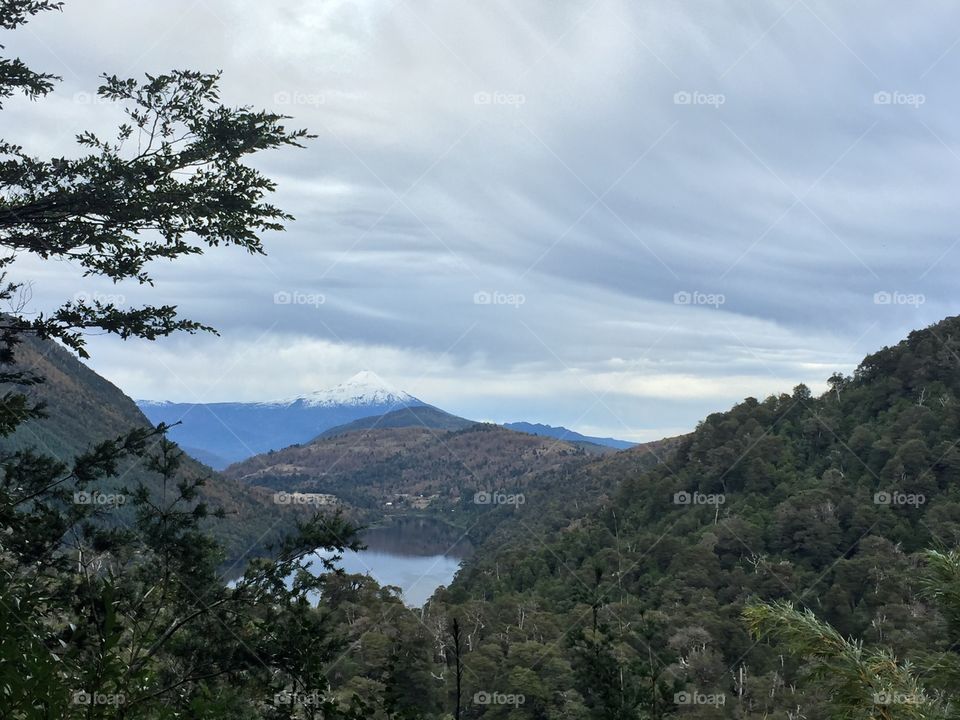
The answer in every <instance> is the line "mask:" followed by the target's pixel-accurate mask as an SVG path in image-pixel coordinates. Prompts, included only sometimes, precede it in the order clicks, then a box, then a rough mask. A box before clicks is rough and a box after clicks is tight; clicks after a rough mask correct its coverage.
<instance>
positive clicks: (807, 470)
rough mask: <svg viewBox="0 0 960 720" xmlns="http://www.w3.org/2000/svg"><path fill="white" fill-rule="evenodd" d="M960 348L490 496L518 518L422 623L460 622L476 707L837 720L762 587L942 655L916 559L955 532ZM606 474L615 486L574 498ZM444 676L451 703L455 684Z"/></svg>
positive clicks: (877, 362) (922, 341)
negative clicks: (603, 493)
mask: <svg viewBox="0 0 960 720" xmlns="http://www.w3.org/2000/svg"><path fill="white" fill-rule="evenodd" d="M958 351H960V318H950V319H948V320H945V321H943V322H941V323H939V324H937V325H935V326H933V327H931V328H928V329H925V330H920V331H917V332H914V333H912V334H911V335H910V337H909V338H908V339H907V340H905V341H904V342H902V343H901V344H899V345H897V346H895V347H892V348H886V349H884V350H882V351H880V352H878V353H876V354H873V355H871V356H869V357H867V358H866V359H865V360H864V361H863V363H862V364H861V365H860V367H859V368H858V369H857V371H856V373H855V374H854V375H853V376H852V377H841V376H839V375H835V376H834V377H832V378H831V379H830V390H829V391H828V392H827V393H825V394H824V395H823V396H821V397H812V396H811V394H810V392H809V391H808V390H807V389H806V388H805V387H803V386H800V387H797V388H795V389H794V390H793V392H792V393H790V394H783V395H779V396H771V397H768V398H766V399H764V400H755V399H747V400H745V401H744V402H742V403H740V404H739V405H737V406H736V407H734V408H733V409H731V410H730V411H728V412H724V413H718V414H715V415H711V416H710V417H708V418H706V419H705V420H704V421H703V422H702V423H701V424H700V425H699V426H698V428H697V430H696V432H694V433H693V434H692V435H690V436H689V437H686V438H683V439H682V440H681V441H680V443H679V447H677V448H676V450H675V451H674V452H672V453H671V454H670V455H669V456H668V457H667V458H666V462H663V463H661V464H657V465H655V466H654V467H653V468H652V469H648V470H641V469H639V468H636V467H631V464H630V461H629V453H621V454H620V455H617V456H614V457H613V458H610V459H608V460H605V461H603V462H600V463H595V464H591V465H589V466H587V467H585V468H578V469H577V472H576V473H573V474H571V476H570V477H568V478H567V479H566V481H565V482H561V483H558V484H557V485H556V487H555V489H554V492H551V493H548V494H547V495H545V496H542V497H536V496H528V498H527V502H526V503H525V504H523V505H522V506H520V507H517V508H511V509H510V510H509V511H507V510H505V509H497V508H493V509H491V510H490V512H491V513H494V512H508V513H509V519H508V520H506V521H504V522H503V523H501V524H500V528H499V531H498V532H497V533H494V534H492V535H491V536H490V537H489V539H488V541H487V543H486V544H485V545H483V546H481V548H480V549H479V550H478V552H477V553H476V554H475V556H474V557H473V558H472V559H471V560H470V561H469V562H468V564H467V566H466V567H465V568H464V570H463V571H461V573H460V575H459V576H458V577H457V579H456V581H455V582H454V583H453V586H452V587H451V588H450V589H449V590H446V591H441V592H440V593H439V594H438V596H437V597H436V598H435V600H434V601H433V602H432V603H431V605H430V606H429V607H428V609H427V617H426V619H425V623H426V625H428V626H430V627H433V628H437V629H439V628H445V627H447V626H448V624H449V622H450V620H451V619H452V618H459V622H460V626H461V627H462V628H464V632H465V633H467V634H468V637H469V643H468V648H467V649H466V650H465V651H464V653H463V657H462V660H463V664H464V667H465V668H466V670H465V672H464V678H463V681H464V688H465V690H464V693H463V697H464V698H466V709H465V715H464V717H480V716H483V717H531V718H534V717H604V718H613V717H617V718H619V717H624V718H625V717H646V716H649V717H664V716H667V715H671V716H672V715H673V714H675V713H676V714H677V715H678V716H689V717H700V716H703V717H708V716H712V717H716V716H726V717H743V718H764V717H777V716H783V717H785V716H786V714H787V713H788V712H789V713H794V716H795V717H799V716H800V715H801V714H802V716H805V717H827V716H828V712H829V711H828V709H827V701H828V698H827V697H825V696H824V695H823V693H820V692H818V691H817V690H816V689H815V688H812V687H805V686H804V685H803V684H801V683H800V680H801V675H800V673H799V670H800V668H799V666H798V664H797V663H798V660H795V659H791V658H790V657H788V656H785V655H784V654H783V653H782V651H778V649H777V648H776V647H771V646H769V645H767V644H765V643H758V642H756V641H755V640H753V639H751V637H750V636H749V635H748V633H747V628H746V626H745V624H744V622H743V619H742V617H741V613H742V610H743V608H744V606H745V604H746V603H748V602H749V601H752V600H756V599H759V598H764V599H786V600H791V601H793V602H794V603H796V604H799V605H800V606H804V607H809V608H811V609H813V610H814V611H815V612H816V613H817V615H818V616H820V617H821V618H823V619H824V620H826V621H829V622H830V623H832V624H833V625H834V626H835V627H836V628H837V629H838V630H839V631H840V632H841V633H842V634H843V635H851V636H854V637H861V638H863V639H864V641H865V642H866V643H867V644H868V645H869V644H871V643H883V644H885V645H889V646H891V647H892V648H893V649H894V650H895V651H896V653H897V654H898V655H899V656H901V657H903V656H904V655H905V654H908V653H910V654H912V653H916V652H919V651H924V650H925V651H931V652H933V651H935V650H936V649H938V648H940V649H946V648H947V647H948V645H949V644H950V641H951V639H952V638H950V636H949V635H948V634H947V633H945V626H944V624H943V622H942V620H941V619H940V617H939V615H938V613H937V612H936V611H935V610H934V609H933V608H932V606H930V605H929V604H928V603H926V602H925V601H923V600H922V598H921V596H919V595H918V593H917V587H916V585H915V582H916V581H917V580H918V578H919V577H921V576H922V572H921V568H920V565H921V564H922V563H921V557H920V551H921V550H923V549H924V548H927V547H931V546H938V545H941V546H946V547H954V546H955V545H956V542H957V540H958V537H960V524H958V522H960V488H958V486H957V485H958V479H960V474H958V473H960V452H958V450H957V447H956V446H957V443H958V440H960V357H958ZM598 478H603V479H605V480H607V481H608V482H610V483H611V485H612V486H614V487H613V489H612V490H611V492H610V494H609V495H608V496H607V497H606V498H605V499H602V500H601V503H600V505H601V506H600V507H599V508H597V509H596V510H595V511H591V512H587V513H583V512H579V510H580V509H581V508H583V505H584V502H585V501H587V500H588V498H589V497H590V489H591V488H592V487H595V480H596V479H598ZM401 644H402V641H401ZM449 652H450V649H449V647H446V649H445V653H447V654H448V653H449ZM448 661H449V656H448ZM430 662H432V663H434V664H435V662H436V660H435V659H434V660H433V661H430ZM429 664H430V663H429V662H428V665H429ZM374 666H375V665H371V666H370V667H374ZM426 671H427V668H425V669H424V672H426ZM358 672H360V674H364V672H366V671H363V670H358ZM432 672H435V673H436V672H438V669H437V668H436V667H432ZM368 677H371V679H372V676H368ZM432 686H433V687H434V689H435V691H436V693H435V694H434V695H433V697H434V702H435V705H434V706H433V709H432V711H433V712H434V713H436V717H440V714H439V713H440V709H441V708H442V707H443V705H444V698H448V697H449V693H450V692H451V688H450V685H449V682H447V685H446V687H442V684H440V683H437V684H434V685H432ZM475 693H481V694H482V693H488V694H491V693H500V694H501V696H503V697H513V698H514V700H515V699H516V696H518V695H522V696H523V697H524V702H523V703H522V704H510V703H506V704H499V705H498V704H492V705H491V704H479V705H478V704H476V703H471V702H470V701H469V700H470V698H472V697H473V696H474V694H475ZM428 697H429V695H424V696H423V697H422V698H420V699H419V700H420V701H422V702H423V703H425V704H424V705H418V708H419V710H420V711H423V712H426V711H427V710H428V709H429V707H430V706H429V702H427V698H428ZM481 697H486V696H483V695H481ZM504 702H506V701H504ZM891 717H899V715H896V714H895V715H892V716H891Z"/></svg>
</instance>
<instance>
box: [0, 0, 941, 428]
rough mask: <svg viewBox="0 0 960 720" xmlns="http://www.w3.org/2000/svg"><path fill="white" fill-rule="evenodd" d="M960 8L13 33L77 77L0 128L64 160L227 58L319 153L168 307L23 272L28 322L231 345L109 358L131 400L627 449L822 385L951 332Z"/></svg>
mask: <svg viewBox="0 0 960 720" xmlns="http://www.w3.org/2000/svg"><path fill="white" fill-rule="evenodd" d="M958 28H960V6H957V4H956V3H951V2H946V1H944V2H922V3H909V4H905V3H902V2H876V1H874V2H869V3H868V2H845V3H837V2H831V1H828V0H817V1H814V0H796V1H791V0H782V1H779V0H778V1H770V2H763V3H702V2H696V3H694V2H658V3H647V2H644V3H638V2H636V0H633V1H632V2H631V1H624V2H621V1H619V0H596V1H594V0H584V1H578V2H557V0H551V1H547V0H543V1H539V0H525V1H524V2H519V3H516V2H498V1H486V2H477V1H476V0H472V1H470V0H435V1H430V0H428V1H424V0H400V1H397V0H382V1H381V0H360V1H354V2H341V1H339V0H324V1H320V0H313V1H311V2H304V1H294V0H271V1H270V2H264V1H263V0H257V1H241V0H195V1H189V0H165V1H164V2H130V1H129V0H125V1H123V0H68V2H67V3H66V6H65V8H64V11H63V12H62V13H47V14H45V15H43V16H41V17H39V18H36V19H35V20H34V21H33V22H31V23H30V24H29V25H27V26H26V27H24V28H23V29H20V30H17V31H16V32H14V33H7V37H5V38H3V40H2V42H3V43H4V44H6V45H7V50H6V54H7V55H19V56H21V57H23V58H24V59H26V60H28V61H29V62H30V63H31V64H32V65H33V66H34V67H35V68H36V69H41V70H46V71H49V72H54V73H57V74H59V75H61V76H62V77H63V82H62V83H60V84H59V85H58V87H57V89H56V91H55V92H54V93H53V94H52V95H50V96H48V97H47V98H46V99H44V100H42V101H40V102H37V103H30V102H29V101H26V100H19V99H18V100H12V101H9V102H7V103H6V104H5V108H4V112H3V135H4V137H5V138H6V139H15V140H17V141H19V142H21V143H22V144H24V145H25V146H26V147H27V148H28V149H29V150H31V151H34V152H35V153H37V154H40V155H43V154H47V155H49V154H54V153H59V154H63V153H68V154H69V153H72V152H74V150H73V144H72V143H73V140H72V138H73V134H74V133H75V132H76V131H78V130H80V129H87V128H90V129H95V130H100V131H105V130H107V129H108V128H109V127H111V125H112V124H115V123H116V121H117V119H118V117H119V115H118V112H117V110H116V109H115V108H113V107H111V106H109V105H104V104H102V103H99V102H95V101H91V93H92V92H93V91H95V89H96V87H97V85H98V84H99V83H98V75H99V74H100V73H101V72H109V73H116V74H119V75H139V74H142V73H144V72H152V73H157V72H162V71H164V70H168V69H171V68H193V69H199V70H215V69H222V70H223V71H224V80H223V89H224V98H225V100H226V101H227V102H228V103H230V104H252V105H256V106H261V107H265V108H269V109H273V110H277V111H282V112H284V113H287V114H290V115H292V116H294V118H295V120H294V121H292V122H291V124H292V125H296V126H302V127H307V128H309V129H310V130H311V131H313V132H315V133H316V134H317V135H318V137H317V138H316V139H315V140H312V141H310V142H309V145H308V147H307V149H305V150H300V151H297V150H293V149H291V150H283V151H278V152H274V153H272V154H270V155H267V156H263V157H260V158H258V159H257V161H256V162H257V164H258V166H259V167H260V168H261V169H263V170H264V171H265V172H267V173H268V174H269V175H270V176H271V177H273V178H274V179H275V180H276V181H277V182H278V184H279V191H278V196H277V198H276V201H277V202H278V204H280V205H281V206H282V207H284V208H286V209H289V210H290V211H291V212H292V213H293V214H294V215H295V216H296V218H297V220H296V222H294V223H292V224H291V225H290V226H289V228H288V231H287V232H286V233H281V234H274V235H270V236H269V237H266V238H265V240H266V246H267V249H268V252H269V255H268V257H266V258H258V257H251V256H247V255H244V254H243V253H239V252H235V251H230V250H227V251H223V250H218V251H214V252H211V253H209V254H208V255H206V256H204V257H202V258H199V259H191V260H189V261H187V262H178V263H176V264H173V265H158V266H156V267H155V275H156V278H157V284H156V287H155V288H154V289H153V290H151V291H149V292H145V291H143V290H141V289H139V288H136V287H131V286H127V285H122V286H120V287H116V288H114V287H111V286H109V285H108V284H103V283H98V282H95V281H90V280H89V279H83V278H81V277H80V275H79V273H78V272H77V271H76V269H75V268H71V267H70V266H67V265H58V266H55V267H53V268H50V267H42V266H40V265H37V264H35V263H24V265H23V271H24V272H29V273H30V277H31V278H32V279H33V280H34V282H35V284H34V305H35V309H43V308H49V307H52V306H54V305H55V304H57V302H58V301H60V300H62V299H63V298H64V296H67V297H70V296H73V295H74V294H75V293H77V292H84V293H91V294H93V293H109V294H118V295H120V296H122V298H121V299H122V300H123V301H124V302H127V303H136V302H140V301H153V302H158V301H163V302H175V303H177V304H179V305H180V307H181V309H182V310H183V312H184V314H186V315H187V316H190V317H193V318H195V319H199V320H202V321H204V322H208V323H211V324H213V325H215V326H217V327H218V328H219V330H220V331H221V333H222V335H221V337H219V338H217V337H207V338H174V339H168V340H165V341H162V342H160V343H146V342H132V343H123V342H121V341H119V340H116V339H107V338H95V339H93V341H92V343H91V349H92V351H93V356H94V357H93V360H92V362H91V364H92V365H93V367H94V368H95V369H96V370H97V371H99V372H100V373H102V374H103V375H105V376H106V377H108V378H109V379H111V380H112V381H114V382H115V383H117V384H118V385H119V386H120V387H121V388H123V389H124V390H125V391H126V392H127V393H128V394H130V395H131V396H134V397H137V398H151V399H170V400H179V401H204V402H210V401H222V400H268V399H273V398H277V397H286V396H290V395H295V394H299V393H304V392H309V391H312V390H317V389H321V388H325V387H329V386H331V385H333V384H336V383H337V382H340V381H342V380H344V379H345V378H347V377H349V376H350V375H352V374H353V373H355V372H356V371H358V370H361V369H370V370H374V371H375V372H377V373H378V374H379V375H381V376H382V377H384V378H385V379H387V380H388V381H390V382H391V383H393V384H394V385H396V386H397V387H400V388H402V389H404V390H407V391H408V392H410V393H412V394H414V395H417V396H418V397H420V398H421V399H423V400H425V401H428V402H431V403H434V404H436V405H439V406H440V407H442V408H444V409H446V410H449V411H451V412H455V413H457V414H461V415H464V416H467V417H470V418H474V419H488V420H495V421H510V420H529V421H540V422H547V423H551V424H562V425H566V426H568V427H573V428H575V429H578V430H580V431H582V432H587V433H591V434H605V435H613V436H617V437H622V438H627V439H634V440H643V439H652V438H657V437H661V436H664V435H668V434H672V433H676V432H680V431H686V430H690V429H692V428H693V426H694V425H695V424H696V422H697V421H698V420H699V419H700V418H702V417H703V416H704V415H706V414H707V413H709V412H713V411H717V410H723V409H726V408H728V407H729V406H730V405H732V404H733V403H734V402H736V401H738V400H740V399H742V398H743V397H745V396H748V395H752V396H755V397H763V396H765V395H767V394H769V393H771V392H779V391H790V389H791V388H792V387H793V386H794V385H796V384H797V383H799V382H806V383H808V384H810V385H811V386H813V387H814V388H815V389H822V388H823V387H824V380H825V378H826V377H828V376H829V375H830V374H831V373H832V372H833V371H835V370H840V371H844V372H850V371H852V370H853V368H854V367H855V366H856V364H857V362H858V361H859V360H860V358H862V356H863V355H865V354H866V353H868V352H871V351H873V350H875V349H877V348H879V347H881V346H883V345H885V344H890V343H894V342H897V341H898V340H900V339H901V338H902V337H903V336H904V335H905V334H906V333H907V332H908V331H909V330H910V329H911V328H916V327H920V326H923V325H927V324H930V323H932V322H935V321H937V320H939V319H941V318H942V317H944V316H947V315H950V314H953V313H954V312H956V309H955V307H956V303H955V301H954V300H955V296H956V285H957V282H956V274H957V270H958V268H960V247H957V245H958V241H960V223H958V222H957V220H958V211H957V208H958V201H957V199H958V190H960V122H958V120H957V118H958V117H960V112H958V111H960V95H958V92H957V87H956V85H957V79H956V78H957V77H958V75H960V72H958V71H960V47H958V45H960V29H958Z"/></svg>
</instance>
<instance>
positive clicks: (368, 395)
mask: <svg viewBox="0 0 960 720" xmlns="http://www.w3.org/2000/svg"><path fill="white" fill-rule="evenodd" d="M298 400H299V401H302V402H303V404H304V405H307V406H309V407H336V406H362V405H399V406H403V405H409V404H411V403H414V404H419V402H420V401H419V400H417V398H415V397H413V395H410V394H408V393H405V392H403V390H397V389H396V388H394V387H393V386H391V385H390V384H388V383H387V382H386V381H385V380H384V379H383V378H381V377H380V376H379V375H377V374H376V373H375V372H373V371H371V370H361V371H360V372H358V373H357V374H356V375H354V376H353V377H351V378H350V379H349V380H347V381H346V382H342V383H340V384H339V385H337V386H335V387H333V388H331V389H329V390H319V391H317V392H314V393H310V394H309V395H303V396H300V397H298V398H296V399H295V400H293V402H296V401H298Z"/></svg>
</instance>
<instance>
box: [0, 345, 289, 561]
mask: <svg viewBox="0 0 960 720" xmlns="http://www.w3.org/2000/svg"><path fill="white" fill-rule="evenodd" d="M16 358H17V363H16V365H15V366H14V367H15V369H16V371H22V372H31V373H34V374H36V375H38V376H40V377H42V378H43V382H41V383H39V384H36V385H32V386H30V388H29V389H28V390H27V391H26V392H27V395H28V396H29V397H30V398H31V400H32V401H34V402H39V403H42V404H43V406H44V408H45V410H44V412H45V414H46V417H44V418H42V419H34V420H28V421H26V422H24V423H22V424H21V425H20V426H19V427H18V428H17V430H16V432H15V433H13V434H12V435H10V436H8V437H0V453H7V452H15V451H18V450H27V449H33V450H35V451H40V452H45V453H49V455H51V456H53V457H55V458H57V459H59V460H62V461H64V462H68V461H69V460H71V459H72V458H74V457H75V456H76V455H79V454H80V453H82V452H85V451H87V450H89V449H90V448H91V447H93V446H95V445H96V444H97V443H100V442H104V441H108V440H113V439H115V438H118V437H120V436H122V435H123V434H124V433H126V432H129V431H130V430H132V429H135V428H151V427H152V424H151V423H150V422H149V421H148V420H147V418H146V417H145V416H144V415H143V413H142V412H140V410H139V409H138V408H137V406H136V404H135V403H134V401H133V400H131V399H130V398H129V397H127V395H125V394H124V393H123V391H122V390H120V389H119V388H118V387H117V386H115V385H114V384H113V383H111V382H110V381H108V380H106V379H105V378H103V377H101V376H100V375H98V374H97V373H96V372H94V371H93V370H91V369H90V368H89V367H87V366H86V365H84V364H83V363H82V362H80V361H79V360H78V359H77V358H76V357H74V356H73V355H72V354H71V353H70V352H68V351H67V350H65V349H64V348H62V347H60V346H59V345H57V344H56V343H55V342H53V341H50V340H38V339H37V338H34V337H27V338H25V339H24V341H23V342H22V343H21V344H20V345H18V347H17V350H16ZM6 389H7V390H10V391H12V390H13V389H14V388H13V386H9V387H8V388H6ZM180 478H181V479H183V478H204V479H205V482H204V484H203V485H202V486H201V487H200V488H199V499H201V500H203V501H206V502H209V503H210V504H211V505H212V506H214V507H217V508H220V509H221V510H222V511H223V513H224V519H223V521H220V522H217V523H210V524H209V525H208V529H209V531H210V532H211V533H212V534H213V535H214V537H216V539H217V540H219V541H220V542H221V543H223V544H224V546H225V552H226V558H225V561H226V563H227V564H229V565H232V564H233V563H234V562H235V561H240V560H241V559H242V558H245V557H248V556H249V555H250V554H257V553H260V552H263V551H264V550H265V548H266V545H267V544H268V543H269V542H271V541H274V540H276V539H278V538H279V537H280V535H281V534H282V533H283V532H286V531H288V530H289V529H290V527H292V526H293V524H294V523H295V520H296V518H297V516H298V515H299V514H301V513H299V511H300V510H302V509H301V508H291V507H288V506H283V505H277V504H276V503H274V501H273V496H272V494H271V493H268V492H265V491H263V490H261V489H258V488H252V487H248V486H243V485H241V486H237V485H235V484H234V483H231V482H228V481H226V480H225V479H224V478H222V477H221V476H220V475H219V474H218V473H215V472H213V471H211V470H210V469H209V468H207V467H204V466H202V465H201V464H200V463H198V462H196V461H194V460H193V459H191V458H190V457H184V459H183V463H182V467H181V469H180ZM141 483H143V484H144V485H145V486H147V487H148V488H151V489H152V490H154V491H159V484H158V476H157V474H156V472H154V471H152V470H151V469H150V468H149V467H148V463H147V462H146V461H145V460H144V459H143V458H128V459H127V460H125V461H124V462H123V463H122V464H121V466H120V467H119V468H118V471H117V473H116V474H115V475H114V477H112V478H104V479H103V480H102V481H101V482H99V483H98V484H97V486H96V487H93V488H90V489H89V492H92V493H96V492H102V493H107V494H122V492H121V491H122V490H123V489H124V488H126V489H127V490H132V489H133V488H136V487H137V486H138V485H139V484H141ZM129 513H130V507H129V505H127V504H126V503H122V504H120V505H118V506H116V507H114V508H110V512H107V513H104V514H103V517H102V521H103V522H106V523H110V524H114V525H120V526H123V525H125V524H129V522H130V520H131V517H130V515H129Z"/></svg>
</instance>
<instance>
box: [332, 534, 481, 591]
mask: <svg viewBox="0 0 960 720" xmlns="http://www.w3.org/2000/svg"><path fill="white" fill-rule="evenodd" d="M461 535H462V532H461V531H460V530H457V529H456V528H453V527H451V526H449V525H447V524H446V523H444V522H441V521H439V520H434V519H431V518H400V519H397V520H395V521H394V522H392V523H390V524H389V525H384V526H382V527H376V528H370V529H369V530H367V531H365V532H364V534H363V542H364V544H365V545H366V546H367V549H366V550H362V551H360V552H353V551H349V550H348V551H346V552H344V554H343V558H342V559H341V560H340V562H339V563H337V564H338V566H339V567H342V568H343V570H344V572H348V573H351V574H357V575H370V576H371V577H372V578H373V579H374V580H376V581H377V582H378V583H380V584H381V585H394V586H396V587H399V588H400V591H401V593H402V595H403V601H404V602H405V603H406V604H407V605H409V606H411V607H420V606H422V605H423V604H424V603H425V602H426V601H427V599H428V598H429V597H430V596H431V595H432V594H433V592H434V590H436V589H437V588H438V587H440V586H441V585H449V584H450V581H451V580H453V576H454V575H456V574H457V570H459V569H460V562H461V560H463V559H465V558H467V557H469V555H470V554H471V552H472V548H471V547H470V545H469V543H468V542H467V541H466V540H464V539H461V537H460V536H461Z"/></svg>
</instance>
